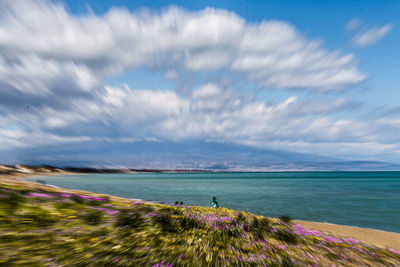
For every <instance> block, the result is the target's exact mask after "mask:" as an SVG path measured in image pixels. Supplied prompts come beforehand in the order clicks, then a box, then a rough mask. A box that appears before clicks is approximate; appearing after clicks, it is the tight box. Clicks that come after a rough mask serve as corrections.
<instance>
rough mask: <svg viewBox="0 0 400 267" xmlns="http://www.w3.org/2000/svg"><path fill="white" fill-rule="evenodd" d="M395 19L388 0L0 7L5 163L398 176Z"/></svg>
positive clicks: (0, 155)
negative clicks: (155, 154)
mask: <svg viewBox="0 0 400 267" xmlns="http://www.w3.org/2000/svg"><path fill="white" fill-rule="evenodd" d="M398 14H400V2H399V1H396V0H393V1H338V0H337V1H331V0H326V1H294V0H293V1H289V0H288V1H278V0H274V1H256V0H254V1H215V2H214V1H153V0H151V1H123V0H120V1H100V0H87V1H50V0H38V1H27V0H1V1H0V160H2V161H3V162H5V163H18V162H20V161H23V160H22V158H24V157H22V156H21V155H22V154H24V153H25V154H26V153H27V152H29V155H33V157H35V156H37V157H39V158H40V156H43V155H45V154H46V151H48V153H50V152H49V151H52V152H51V157H59V158H62V159H66V160H71V159H74V160H79V159H80V157H82V155H83V154H84V153H85V150H88V149H89V148H92V147H93V146H96V145H97V147H98V148H97V149H96V160H98V161H101V160H103V161H105V162H107V160H108V161H110V162H111V158H110V157H111V156H110V151H112V152H113V153H112V155H113V156H112V157H113V158H114V159H113V160H115V157H126V155H128V154H129V153H130V152H129V151H128V152H127V151H125V150H124V153H123V154H120V155H118V151H119V150H121V147H123V146H126V147H132V150H134V147H135V144H138V143H141V142H147V143H155V144H163V143H168V144H169V145H168V149H169V150H170V151H169V152H171V153H173V152H174V146H173V145H170V144H175V145H176V146H177V147H178V146H179V145H181V144H189V145H190V144H191V142H192V143H193V145H195V144H196V145H199V144H200V145H201V144H204V143H210V144H212V143H215V144H221V143H222V144H232V145H233V146H236V145H237V146H239V147H243V149H244V150H246V148H249V149H250V148H256V149H265V150H268V151H272V150H273V151H286V152H293V153H305V154H313V155H316V156H321V157H332V158H334V159H341V160H374V161H385V162H391V163H400V135H399V133H400V101H399V100H400V88H399V87H400V78H399V75H398V74H399V71H398V70H399V69H400V53H399V52H398V48H399V44H400V31H399V23H400V16H398ZM70 147H75V148H79V150H75V152H74V153H68V155H66V154H65V153H64V152H65V151H66V150H68V148H70ZM224 147H225V146H224ZM47 148H49V149H48V150H46V149H47ZM50 148H51V149H50ZM54 148H57V149H56V150H54ZM153 150H154V146H149V147H148V149H147V151H146V153H147V154H150V155H151V152H152V151H153ZM35 151H37V153H39V152H38V151H40V153H41V154H40V155H39V154H37V155H36V154H35V153H36V152H35ZM54 151H58V152H54ZM131 152H132V153H139V152H137V151H131ZM140 153H142V152H140ZM140 153H139V154H140ZM143 153H144V152H143ZM49 155H50V154H49ZM139 156H140V155H139ZM224 157H225V158H226V159H227V160H228V159H229V154H224ZM42 158H43V160H42V161H41V162H39V163H43V164H46V163H47V162H46V158H45V157H42ZM82 158H83V157H82ZM150 160H151V157H150ZM124 165H125V166H127V167H131V166H135V162H134V161H132V162H130V161H129V160H128V159H125V160H124Z"/></svg>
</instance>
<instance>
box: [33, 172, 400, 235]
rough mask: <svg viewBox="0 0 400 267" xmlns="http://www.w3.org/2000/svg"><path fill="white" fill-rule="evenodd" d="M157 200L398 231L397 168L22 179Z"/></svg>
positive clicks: (399, 187)
mask: <svg viewBox="0 0 400 267" xmlns="http://www.w3.org/2000/svg"><path fill="white" fill-rule="evenodd" d="M37 179H40V180H44V181H46V182H47V183H48V184H51V185H55V186H59V187H63V188H68V189H80V190H86V191H91V192H96V193H103V194H110V195H115V196H120V197H125V198H131V199H143V200H145V201H152V202H159V203H175V201H179V202H181V201H182V202H184V204H186V205H199V206H211V200H212V197H213V196H216V197H217V199H218V201H219V203H220V205H221V206H223V207H227V208H230V209H237V210H243V211H248V212H251V213H254V214H257V215H263V216H268V217H279V216H281V215H289V216H291V217H292V218H294V219H299V220H306V221H317V222H327V223H335V224H342V225H350V226H358V227H366V228H374V229H380V230H386V231H391V232H397V233H400V225H399V224H398V222H399V221H400V208H399V207H400V200H399V198H398V193H399V192H400V172H397V171H384V172H353V171H344V172H343V171H342V172H319V171H317V172H315V171H312V172H293V171H290V172H198V173H192V172H190V173H158V172H157V173H122V174H120V173H118V174H85V175H59V176H39V177H32V178H29V179H28V180H30V181H36V180H37Z"/></svg>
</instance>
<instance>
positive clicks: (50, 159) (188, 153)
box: [0, 141, 400, 171]
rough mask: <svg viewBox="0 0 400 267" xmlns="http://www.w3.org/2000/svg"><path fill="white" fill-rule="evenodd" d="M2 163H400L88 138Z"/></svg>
mask: <svg viewBox="0 0 400 267" xmlns="http://www.w3.org/2000/svg"><path fill="white" fill-rule="evenodd" d="M0 162H2V163H5V164H26V165H52V166H56V167H71V166H72V167H94V168H112V169H119V168H133V169H164V170H165V169H200V170H216V171H372V170H377V171H389V170H400V165H397V164H392V163H385V162H379V161H346V160H341V159H336V158H330V157H324V156H320V155H313V154H305V153H294V152H288V151H283V150H272V149H263V148H254V147H248V146H244V145H238V144H232V143H216V142H204V141H187V142H179V143H176V142H148V141H146V142H134V143H109V142H88V143H79V144H70V145H68V146H66V145H53V146H46V147H39V148H35V149H24V150H18V152H14V153H12V152H10V153H8V154H7V157H5V156H4V155H3V158H0Z"/></svg>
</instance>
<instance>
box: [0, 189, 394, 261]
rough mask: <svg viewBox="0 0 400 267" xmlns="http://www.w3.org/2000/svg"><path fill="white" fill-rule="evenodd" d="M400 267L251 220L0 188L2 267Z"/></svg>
mask: <svg viewBox="0 0 400 267" xmlns="http://www.w3.org/2000/svg"><path fill="white" fill-rule="evenodd" d="M334 264H335V265H346V266H399V265H400V252H399V251H397V250H394V249H389V248H388V249H382V248H377V247H373V246H369V245H365V244H362V243H360V242H359V241H357V240H354V239H351V238H347V239H342V238H338V237H335V236H328V235H325V234H324V233H321V232H318V231H310V230H308V229H305V228H303V227H302V226H300V225H296V224H292V223H290V222H289V221H288V220H287V218H282V219H270V218H265V217H260V216H255V215H252V214H249V213H245V212H240V211H234V210H228V209H224V208H219V209H213V208H205V207H196V206H178V207H175V206H169V205H161V204H154V203H144V202H141V201H130V200H121V199H117V198H113V197H98V196H96V197H94V196H89V195H78V194H71V193H61V192H57V191H56V190H54V189H49V190H39V189H31V188H27V187H23V186H21V185H19V186H17V185H10V184H0V265H1V266H13V265H21V266H59V265H77V266H104V265H107V266H207V265H210V266H232V265H234V266H259V265H261V266H263V265H266V266H331V265H334Z"/></svg>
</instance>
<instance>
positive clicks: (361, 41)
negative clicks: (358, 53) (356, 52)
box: [347, 20, 393, 47]
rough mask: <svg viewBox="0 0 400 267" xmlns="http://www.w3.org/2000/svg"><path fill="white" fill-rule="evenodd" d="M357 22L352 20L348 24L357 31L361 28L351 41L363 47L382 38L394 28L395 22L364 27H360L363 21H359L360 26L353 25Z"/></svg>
mask: <svg viewBox="0 0 400 267" xmlns="http://www.w3.org/2000/svg"><path fill="white" fill-rule="evenodd" d="M354 24H355V23H353V20H351V21H350V22H349V23H348V24H347V25H348V26H349V25H350V26H349V27H350V28H351V29H352V31H355V30H356V29H359V31H358V33H357V34H356V35H355V36H354V37H353V38H352V39H351V41H350V43H351V44H352V45H354V46H358V47H363V46H369V45H373V44H375V43H377V42H379V41H380V40H382V39H383V38H384V37H385V36H386V35H387V34H389V33H390V32H391V31H392V29H393V24H391V23H388V24H386V25H383V26H374V27H367V26H366V27H362V28H360V25H361V21H358V26H357V27H353V26H355V25H354Z"/></svg>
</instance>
